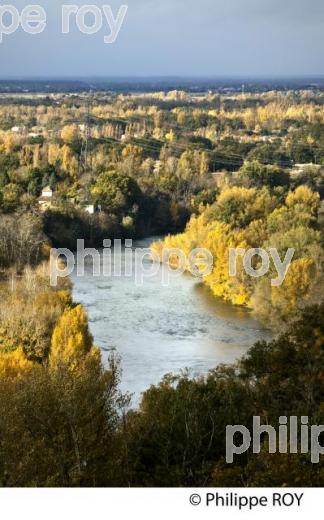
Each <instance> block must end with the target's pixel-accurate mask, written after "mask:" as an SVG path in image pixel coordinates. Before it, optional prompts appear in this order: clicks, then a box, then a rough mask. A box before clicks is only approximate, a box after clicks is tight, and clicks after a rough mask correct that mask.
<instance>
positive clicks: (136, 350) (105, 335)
mask: <svg viewBox="0 0 324 520" xmlns="http://www.w3.org/2000/svg"><path fill="white" fill-rule="evenodd" d="M151 241H152V239H147V240H143V241H138V242H136V243H135V242H134V244H133V264H132V265H133V266H134V271H135V265H138V264H139V263H140V261H142V256H141V253H140V252H137V251H138V249H136V248H144V247H148V246H149V244H150V242H151ZM112 257H113V258H112V259H113V261H114V262H115V264H116V262H120V263H121V265H124V263H123V262H124V259H125V250H124V248H122V250H121V251H120V252H119V253H116V252H115V253H114V255H112ZM114 257H115V258H114ZM136 262H138V264H136ZM144 266H145V268H146V269H151V264H150V262H149V260H148V259H147V258H146V259H145V260H144ZM167 269H168V268H167V267H166V266H159V267H158V272H157V273H156V274H155V275H154V276H150V277H149V276H146V277H144V280H143V284H142V285H141V286H138V285H136V284H135V274H133V276H132V277H126V276H124V275H122V276H110V277H107V276H104V275H103V274H101V275H100V276H96V277H95V276H93V267H92V261H91V259H90V258H87V259H86V262H85V275H84V276H82V277H78V276H77V275H76V273H74V274H73V276H72V281H73V284H74V289H73V292H74V300H75V301H77V302H79V303H82V304H83V305H84V306H85V307H86V309H87V312H88V316H89V323H90V329H91V332H92V334H93V336H94V339H95V344H96V345H98V346H100V348H101V349H102V354H103V358H104V359H105V360H106V359H107V358H108V356H109V352H110V351H112V350H114V351H116V352H117V353H118V354H119V355H120V356H121V360H122V382H121V389H122V390H123V391H128V392H131V393H133V394H134V397H133V403H134V404H135V403H137V402H138V400H139V398H140V395H141V393H142V392H143V391H145V390H146V389H147V388H148V387H149V386H150V385H152V384H156V383H158V382H159V381H160V380H161V378H162V377H163V376H164V375H165V374H167V373H170V372H172V373H179V371H181V370H182V369H184V368H188V369H189V370H190V373H191V374H192V375H200V374H205V373H206V372H207V371H208V370H209V369H211V368H214V367H215V366H217V365H219V364H221V363H232V362H234V361H235V360H237V359H238V358H240V357H241V356H242V355H243V354H245V353H246V352H247V350H248V348H249V347H250V346H251V345H252V344H253V343H254V342H255V341H257V340H260V339H268V338H269V333H268V332H267V331H265V330H264V329H262V327H261V325H260V324H259V323H258V322H257V321H256V320H254V319H253V318H252V317H251V315H250V314H249V312H248V311H247V310H245V309H240V308H236V307H233V306H231V305H229V304H226V303H224V302H222V301H219V300H216V299H215V298H214V297H213V296H212V295H211V294H210V292H209V290H208V289H207V288H206V287H204V286H203V285H202V284H201V283H200V282H199V281H198V280H197V279H196V278H193V277H191V276H189V275H181V276H179V275H173V274H171V275H170V272H169V269H168V272H167V273H166V271H165V270H167ZM134 271H133V272H134ZM167 276H169V284H168V285H167V286H166V284H164V285H162V279H163V280H166V279H167Z"/></svg>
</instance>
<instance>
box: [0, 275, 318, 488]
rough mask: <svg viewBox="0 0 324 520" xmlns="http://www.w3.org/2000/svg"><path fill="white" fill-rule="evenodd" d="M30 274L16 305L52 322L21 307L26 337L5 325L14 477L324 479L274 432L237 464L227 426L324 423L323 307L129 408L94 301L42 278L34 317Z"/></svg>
mask: <svg viewBox="0 0 324 520" xmlns="http://www.w3.org/2000/svg"><path fill="white" fill-rule="evenodd" d="M33 276H36V277H37V278H38V277H39V273H37V274H35V273H34V275H33ZM29 280H30V273H29V274H27V273H26V274H25V276H24V277H23V279H22V280H20V281H19V283H18V284H17V285H16V286H15V288H14V289H13V288H12V285H11V287H10V288H8V298H11V299H14V303H13V302H11V309H12V308H15V307H16V306H17V309H18V308H19V311H20V312H19V315H20V320H22V322H24V319H25V318H27V317H28V318H29V319H34V320H35V316H37V320H42V319H43V320H44V323H45V322H46V326H47V328H46V330H39V327H38V329H37V331H36V330H35V331H34V330H33V333H32V332H31V330H30V329H27V335H26V334H25V333H24V331H26V327H25V328H21V330H19V332H18V330H17V327H16V321H15V319H18V318H17V317H16V316H14V319H13V322H14V323H13V324H12V326H13V327H14V331H15V335H14V337H12V336H11V335H10V334H8V326H7V328H5V329H4V328H2V329H1V354H0V390H1V402H0V410H1V413H0V483H1V485H2V486H167V487H169V486H231V487H233V486H240V487H241V486H294V487H295V486H322V485H323V482H324V466H323V461H322V459H320V463H319V464H312V463H311V460H310V457H311V454H310V453H305V454H298V455H296V454H290V444H289V443H288V453H287V454H279V453H277V454H272V455H269V453H268V440H267V436H266V435H263V436H262V441H261V452H260V454H253V453H252V451H251V449H249V450H248V451H247V452H246V453H245V454H243V455H240V456H235V458H234V462H233V464H226V462H225V453H226V426H227V425H231V424H232V425H235V424H240V425H243V426H245V427H246V428H248V429H249V430H251V428H252V422H253V416H259V417H260V418H261V423H262V424H267V425H273V426H274V428H277V427H278V417H279V416H283V415H286V416H288V417H289V416H297V417H301V416H308V418H309V424H310V425H312V424H314V425H317V424H323V421H324V416H323V406H322V391H323V366H324V364H323V345H324V328H323V324H324V319H323V318H324V306H323V305H321V306H317V307H311V308H309V309H306V310H304V312H303V316H302V318H301V319H300V320H299V321H297V322H294V323H293V324H292V325H291V327H290V329H289V330H288V331H287V332H286V333H285V334H284V335H282V336H280V337H279V338H278V339H276V340H274V341H272V342H271V343H266V342H263V343H258V344H256V345H255V346H254V347H252V349H251V350H250V352H249V353H248V355H247V356H246V357H245V358H244V359H243V360H242V361H241V362H240V363H239V364H238V365H237V366H221V367H218V368H216V369H215V370H213V371H211V372H210V373H209V374H208V376H206V377H201V378H198V379H192V378H190V377H189V375H188V374H186V373H184V374H183V375H181V376H172V375H169V376H166V377H165V378H164V380H163V381H162V382H161V383H160V384H159V385H157V386H153V387H151V388H150V389H149V390H147V391H146V392H145V393H144V395H143V398H142V400H141V403H140V405H139V407H138V409H137V410H134V411H129V409H128V403H129V400H128V396H127V395H122V394H121V393H120V391H119V390H118V383H119V369H118V360H116V359H114V358H111V359H110V362H109V364H108V366H106V367H104V366H103V364H102V361H101V356H100V351H99V350H98V349H97V348H96V347H94V346H93V341H92V338H91V335H90V333H89V329H88V325H87V320H86V315H85V312H84V309H83V308H82V307H81V306H80V305H74V304H73V303H72V302H71V299H70V298H69V297H68V291H67V290H66V289H65V290H60V291H58V292H48V289H47V288H46V287H44V289H43V291H41V290H40V289H39V285H38V284H37V286H38V289H37V290H36V294H35V295H32V297H30V300H29V307H32V308H33V309H34V313H35V314H33V315H32V316H30V310H29V309H28V310H27V309H26V308H24V306H23V303H22V300H20V297H21V298H22V295H23V292H24V290H25V287H26V283H28V284H29V283H30V281H29ZM44 300H46V303H47V306H46V307H44V305H40V302H41V301H43V302H44ZM6 304H8V300H7V301H6V302H4V303H3V305H2V307H1V313H2V315H3V312H4V310H3V308H4V307H5V305H6ZM37 305H38V306H39V307H38V308H37ZM49 309H51V311H50V310H49ZM37 310H38V312H37ZM39 312H41V313H42V316H41V317H40V316H39ZM49 312H50V319H51V321H48V317H49V316H48V313H49ZM34 323H35V322H34ZM34 323H33V325H34ZM38 323H39V321H38ZM28 332H29V335H28ZM49 332H51V333H52V334H50V333H49ZM31 334H32V337H30V336H31ZM36 336H37V337H36ZM298 435H299V437H298V439H299V442H300V432H299V434H298ZM237 443H238V444H239V439H237Z"/></svg>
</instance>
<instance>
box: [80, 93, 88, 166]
mask: <svg viewBox="0 0 324 520" xmlns="http://www.w3.org/2000/svg"><path fill="white" fill-rule="evenodd" d="M90 114H91V98H90V97H89V98H88V100H87V103H86V110H85V118H84V134H83V139H82V146H81V152H80V163H79V166H80V168H79V170H80V171H79V174H80V175H81V174H82V173H87V172H88V167H89V164H88V154H89V139H90V137H91V132H90V126H91V120H90Z"/></svg>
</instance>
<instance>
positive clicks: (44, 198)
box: [38, 186, 53, 211]
mask: <svg viewBox="0 0 324 520" xmlns="http://www.w3.org/2000/svg"><path fill="white" fill-rule="evenodd" d="M52 198H53V190H52V189H51V188H50V186H46V187H45V188H43V190H42V194H41V196H40V198H39V199H38V204H39V207H40V210H41V211H46V210H48V209H50V208H52V206H53V201H52Z"/></svg>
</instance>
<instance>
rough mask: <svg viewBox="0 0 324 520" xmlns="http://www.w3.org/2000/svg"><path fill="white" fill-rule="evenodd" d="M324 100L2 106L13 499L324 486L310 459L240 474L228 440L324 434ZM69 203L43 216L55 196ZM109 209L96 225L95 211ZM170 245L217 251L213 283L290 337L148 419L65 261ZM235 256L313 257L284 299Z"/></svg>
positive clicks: (90, 100) (279, 97)
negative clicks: (230, 260) (237, 252)
mask: <svg viewBox="0 0 324 520" xmlns="http://www.w3.org/2000/svg"><path fill="white" fill-rule="evenodd" d="M323 167H324V94H323V92H321V91H315V90H314V91H312V90H309V91H285V92H280V91H273V92H266V93H259V94H257V93H245V94H244V95H242V94H231V93H227V94H224V93H222V94H220V93H217V92H214V93H212V92H210V93H208V94H203V95H197V94H189V93H186V92H182V91H173V92H169V93H162V92H161V93H146V94H141V93H138V94H119V95H116V94H112V93H110V94H104V93H101V94H99V93H96V94H94V95H90V94H53V95H40V94H39V95H36V94H34V95H31V94H25V95H23V94H19V95H13V94H10V95H9V94H8V95H2V96H1V100H0V274H1V280H0V284H1V285H0V290H1V301H0V391H1V396H2V399H1V402H0V407H1V410H0V484H1V485H2V486H191V485H192V486H207V485H208V486H283V485H290V486H299V485H303V486H307V485H314V486H319V485H323V482H324V466H323V462H321V463H320V464H318V465H313V464H311V462H310V456H309V455H280V454H278V455H273V454H272V455H269V454H268V453H267V444H266V443H267V439H266V437H265V438H264V441H263V447H262V450H261V454H259V455H253V454H252V453H251V452H248V453H247V454H245V455H242V456H239V457H236V459H235V460H234V464H232V465H228V464H226V463H225V428H226V425H228V424H242V425H246V426H247V427H250V426H251V424H252V418H253V416H254V415H259V416H261V417H262V420H263V422H264V423H266V424H273V425H274V426H275V427H276V426H277V425H278V417H279V416H282V415H287V416H292V415H296V416H298V417H300V416H306V415H308V416H309V423H310V424H323V423H324V417H323V381H324V363H323V355H324V320H323V317H324V307H323V303H322V300H323V204H322V199H323V197H324V174H323ZM47 187H50V188H51V189H52V190H53V197H52V199H51V207H48V208H47V209H46V211H44V210H42V208H41V204H40V201H41V198H42V190H43V189H44V188H47ZM90 204H91V205H93V207H94V208H96V211H95V212H94V214H89V213H88V212H87V211H86V207H87V206H89V205H90ZM152 233H159V234H164V235H168V236H167V237H166V238H165V240H164V242H160V243H156V244H155V245H154V248H155V250H156V251H160V250H161V247H162V245H163V244H164V245H166V246H167V247H181V248H182V249H183V250H184V252H188V251H190V250H191V249H193V248H195V247H206V248H208V249H209V250H210V251H211V252H212V253H213V256H214V261H215V265H214V268H213V271H212V273H211V274H210V275H208V276H207V277H205V279H204V283H205V284H206V285H207V286H208V287H209V288H210V290H211V292H212V293H213V294H214V295H215V297H217V298H223V299H224V300H226V301H229V302H230V303H232V304H234V305H244V306H247V307H248V308H250V309H251V310H252V311H253V312H254V313H255V314H256V315H257V316H258V318H259V319H260V320H263V322H264V323H265V324H266V325H267V326H269V327H272V330H273V334H274V339H273V341H272V342H270V343H259V344H256V345H255V346H251V347H252V348H251V350H250V351H249V353H248V355H247V356H246V357H245V358H244V359H243V360H242V361H241V362H240V363H239V364H238V365H237V366H221V367H218V368H215V370H214V371H212V372H210V374H209V375H208V376H207V377H205V378H200V379H191V378H190V377H189V376H188V375H187V374H186V373H185V372H184V373H183V375H181V376H179V377H176V376H172V375H168V376H166V377H165V379H164V380H163V381H161V383H160V384H159V385H157V386H155V387H152V388H150V389H149V390H147V392H146V393H145V394H144V395H143V398H142V400H141V403H140V405H139V407H138V409H136V410H130V409H129V396H128V395H122V394H121V392H120V390H119V378H120V371H119V360H118V359H117V358H114V357H112V358H111V359H110V363H109V366H105V367H104V366H103V364H102V360H101V355H100V349H99V347H100V345H99V346H95V345H93V339H92V337H91V334H90V332H89V327H88V322H87V316H86V312H85V310H84V309H83V307H82V306H80V305H78V304H77V302H73V300H72V296H71V286H70V283H69V281H68V280H65V281H62V280H61V283H60V286H59V287H57V288H53V287H50V285H49V279H48V276H49V267H48V257H49V250H50V247H51V246H62V247H70V248H71V249H73V248H74V247H75V244H76V239H77V238H85V239H86V242H87V244H94V245H99V246H100V245H102V240H103V239H104V238H115V237H116V238H123V237H132V238H136V237H143V236H147V235H149V234H152ZM229 247H243V248H249V247H264V248H268V247H276V248H277V249H278V251H279V254H280V255H282V257H284V254H285V251H286V250H287V249H288V248H294V249H295V251H296V255H295V257H294V259H293V262H292V264H291V266H290V270H289V271H288V274H287V277H286V279H285V282H284V284H283V285H282V286H281V287H272V286H271V283H270V279H271V277H272V275H273V270H272V271H270V273H269V275H268V276H267V277H264V278H262V279H259V280H251V278H248V277H247V276H246V275H245V274H244V272H243V270H242V269H239V271H238V274H237V277H236V278H234V279H230V278H229V276H228V265H227V253H228V248H229Z"/></svg>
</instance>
